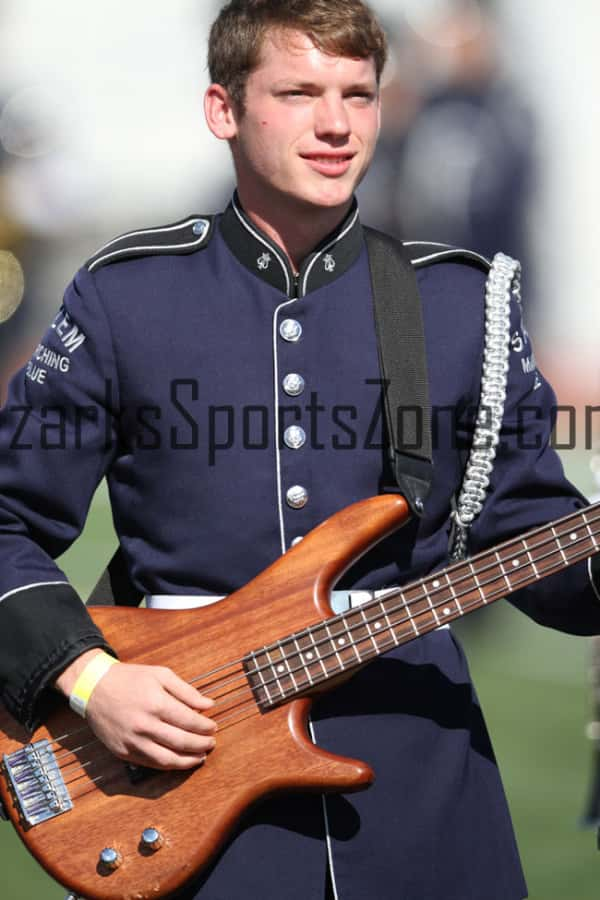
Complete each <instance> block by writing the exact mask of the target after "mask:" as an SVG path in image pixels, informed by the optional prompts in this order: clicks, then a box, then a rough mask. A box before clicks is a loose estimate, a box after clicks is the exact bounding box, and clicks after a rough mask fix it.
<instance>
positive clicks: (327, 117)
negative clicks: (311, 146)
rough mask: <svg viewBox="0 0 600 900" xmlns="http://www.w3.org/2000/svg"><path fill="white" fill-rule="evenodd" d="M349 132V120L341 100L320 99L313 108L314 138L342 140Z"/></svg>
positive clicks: (336, 98)
mask: <svg viewBox="0 0 600 900" xmlns="http://www.w3.org/2000/svg"><path fill="white" fill-rule="evenodd" d="M350 131H351V129H350V119H349V117H348V111H347V109H346V106H345V104H344V100H343V98H342V97H320V98H319V101H318V103H317V105H316V108H315V134H316V136H317V137H318V138H321V139H326V138H329V139H331V138H334V139H335V140H344V139H345V138H347V137H348V135H349V134H350Z"/></svg>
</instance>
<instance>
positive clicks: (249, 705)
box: [69, 551, 588, 783]
mask: <svg viewBox="0 0 600 900" xmlns="http://www.w3.org/2000/svg"><path fill="white" fill-rule="evenodd" d="M580 552H581V551H580ZM587 555H588V554H587V552H584V556H583V557H582V558H585V556H587ZM574 560H575V557H574ZM538 561H540V560H538ZM557 564H558V561H557ZM562 567H563V565H562V563H561V564H560V565H559V566H558V568H556V567H553V568H552V569H551V570H550V569H549V570H547V571H545V573H544V575H550V574H553V572H554V571H560V570H561V569H562ZM497 580H498V579H497V578H494V579H493V581H497ZM521 581H524V582H527V579H524V580H521ZM520 583H521V582H517V587H518V586H519V584H520ZM504 593H505V592H504V590H498V591H495V592H491V593H490V596H489V600H490V601H493V600H496V599H499V598H501V597H502V596H503V595H504ZM468 607H474V608H480V607H481V603H480V602H479V600H477V601H475V600H473V601H471V602H470V603H469V604H468ZM466 611H471V610H470V609H468V608H466ZM427 612H429V610H424V611H423V613H421V615H422V614H424V613H427ZM408 621H409V620H408V619H404V620H402V622H399V623H396V624H405V623H406V622H408ZM409 634H410V632H409ZM416 636H417V635H414V637H416ZM369 641H370V637H365V638H362V639H360V641H358V642H357V645H358V646H359V645H360V644H362V643H365V642H367V643H368V642H369ZM395 646H397V642H396V641H395V640H394V639H392V640H390V641H386V642H382V643H381V644H380V645H378V652H385V650H387V649H392V648H393V647H395ZM332 655H333V654H332ZM312 686H313V685H312V684H311V682H310V681H308V680H307V682H306V684H305V685H304V687H306V689H307V690H310V688H311V687H312ZM248 691H249V693H250V694H251V696H250V697H249V698H248V700H246V701H244V702H243V703H240V704H238V705H237V706H235V707H233V708H232V710H225V712H230V715H229V716H224V717H222V718H221V720H220V721H221V722H222V723H223V722H229V724H228V725H227V724H226V725H224V727H222V728H220V731H224V730H226V729H227V728H229V727H232V726H234V725H237V724H239V723H240V722H241V721H244V720H245V719H247V718H250V717H252V716H257V715H259V714H260V713H259V710H258V709H257V707H256V702H255V700H254V696H253V695H252V692H251V691H250V689H249V688H248ZM281 699H282V700H285V694H283V695H282V698H281ZM233 710H236V711H235V712H233V714H232V711H233ZM246 710H247V711H248V715H246V716H243V717H241V718H240V717H239V713H241V712H242V711H244V712H245V711H246ZM92 743H101V742H99V741H96V742H92ZM107 752H108V751H107ZM116 762H117V761H116V760H115V763H116ZM88 765H89V763H88ZM69 783H70V782H69Z"/></svg>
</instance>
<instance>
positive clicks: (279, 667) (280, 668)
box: [277, 666, 285, 672]
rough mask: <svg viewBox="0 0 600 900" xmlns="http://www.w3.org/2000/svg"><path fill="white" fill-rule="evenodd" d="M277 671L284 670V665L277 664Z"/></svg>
mask: <svg viewBox="0 0 600 900" xmlns="http://www.w3.org/2000/svg"><path fill="white" fill-rule="evenodd" d="M277 671H278V672H285V666H277Z"/></svg>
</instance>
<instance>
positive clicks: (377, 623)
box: [375, 622, 381, 631]
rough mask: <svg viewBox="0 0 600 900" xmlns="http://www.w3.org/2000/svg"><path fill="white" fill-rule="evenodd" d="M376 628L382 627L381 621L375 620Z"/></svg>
mask: <svg viewBox="0 0 600 900" xmlns="http://www.w3.org/2000/svg"><path fill="white" fill-rule="evenodd" d="M375 628H376V629H377V631H379V629H380V628H381V622H375Z"/></svg>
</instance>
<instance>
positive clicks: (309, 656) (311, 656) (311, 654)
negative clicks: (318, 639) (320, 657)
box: [306, 653, 314, 659]
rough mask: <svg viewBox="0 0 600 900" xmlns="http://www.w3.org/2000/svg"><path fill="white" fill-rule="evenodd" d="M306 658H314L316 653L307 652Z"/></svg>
mask: <svg viewBox="0 0 600 900" xmlns="http://www.w3.org/2000/svg"><path fill="white" fill-rule="evenodd" d="M306 659H314V653H307V654H306Z"/></svg>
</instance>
